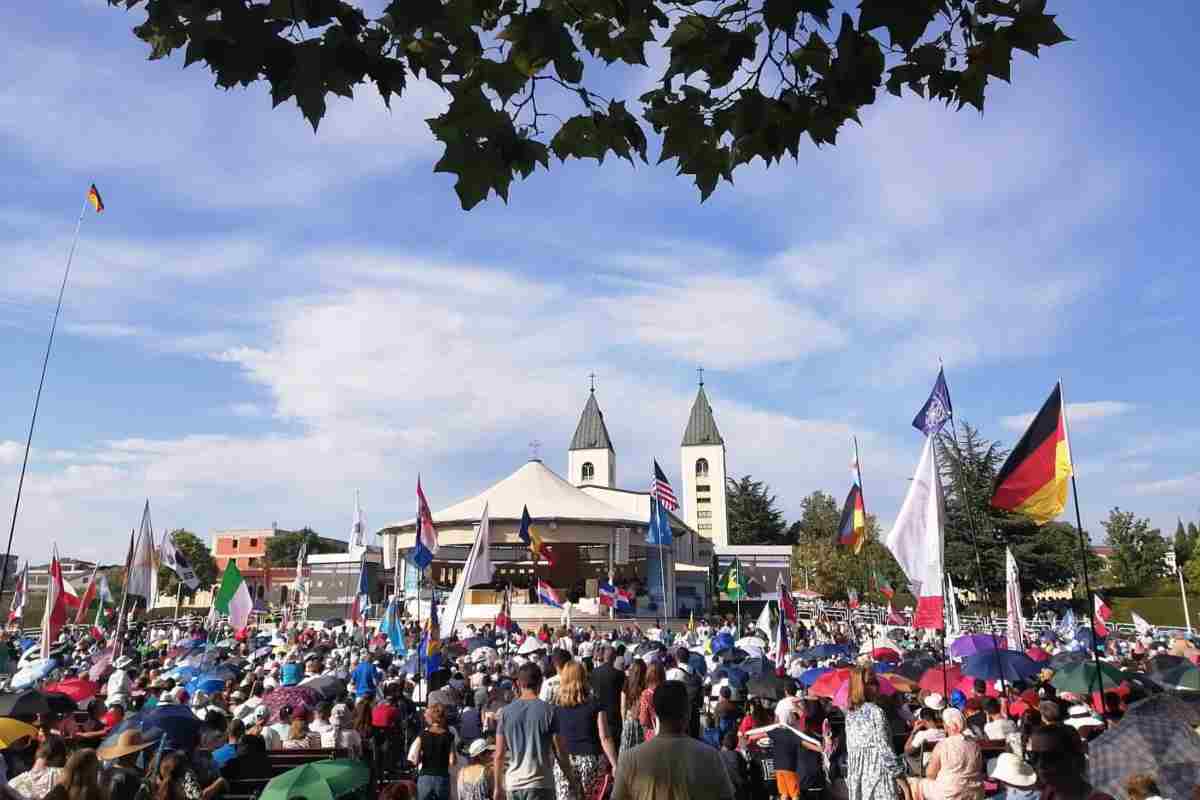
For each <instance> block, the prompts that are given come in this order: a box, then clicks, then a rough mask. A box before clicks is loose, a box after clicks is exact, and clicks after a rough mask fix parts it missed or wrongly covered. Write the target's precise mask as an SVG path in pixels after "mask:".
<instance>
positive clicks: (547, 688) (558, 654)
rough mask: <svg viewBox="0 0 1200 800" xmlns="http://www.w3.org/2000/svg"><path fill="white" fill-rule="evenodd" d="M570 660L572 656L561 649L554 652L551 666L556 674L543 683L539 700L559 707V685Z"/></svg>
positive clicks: (551, 656)
mask: <svg viewBox="0 0 1200 800" xmlns="http://www.w3.org/2000/svg"><path fill="white" fill-rule="evenodd" d="M570 660H571V654H570V653H568V652H567V651H566V650H564V649H562V648H561V647H557V648H555V649H554V652H552V653H551V654H550V664H551V666H553V667H554V674H553V675H551V676H549V677H548V678H546V679H545V680H544V681H543V682H542V689H541V692H540V693H539V694H538V698H539V699H540V700H541V701H542V702H544V703H549V704H550V705H552V706H556V705H558V684H559V682H560V681H561V680H562V678H561V673H562V668H563V666H564V665H565V664H567V662H569V661H570Z"/></svg>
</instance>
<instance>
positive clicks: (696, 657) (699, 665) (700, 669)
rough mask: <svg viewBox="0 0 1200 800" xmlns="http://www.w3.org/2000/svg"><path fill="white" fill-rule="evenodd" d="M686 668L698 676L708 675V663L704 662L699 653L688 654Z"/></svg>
mask: <svg viewBox="0 0 1200 800" xmlns="http://www.w3.org/2000/svg"><path fill="white" fill-rule="evenodd" d="M688 666H689V667H691V668H692V669H693V670H695V671H696V674H698V675H700V676H705V675H708V662H707V661H705V660H704V656H702V655H700V654H699V653H695V652H689V653H688Z"/></svg>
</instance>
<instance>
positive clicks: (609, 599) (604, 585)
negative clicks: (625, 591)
mask: <svg viewBox="0 0 1200 800" xmlns="http://www.w3.org/2000/svg"><path fill="white" fill-rule="evenodd" d="M599 595H600V597H599V598H598V599H599V601H600V605H602V606H604V607H605V608H616V605H617V587H615V586H613V585H612V584H611V583H609V582H608V581H601V583H600V589H599Z"/></svg>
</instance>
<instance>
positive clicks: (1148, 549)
mask: <svg viewBox="0 0 1200 800" xmlns="http://www.w3.org/2000/svg"><path fill="white" fill-rule="evenodd" d="M1101 524H1103V525H1104V531H1105V533H1107V534H1108V544H1109V545H1110V546H1111V547H1112V548H1113V554H1112V556H1111V557H1110V558H1109V560H1108V571H1109V572H1110V573H1112V577H1113V579H1114V580H1116V582H1117V583H1118V584H1120V585H1121V586H1125V587H1128V588H1131V589H1133V588H1136V589H1140V588H1144V587H1146V586H1149V585H1150V584H1151V583H1153V582H1154V581H1156V580H1158V579H1159V578H1161V577H1163V575H1164V574H1166V556H1167V541H1166V539H1164V538H1163V537H1162V534H1160V533H1159V532H1158V529H1157V528H1151V527H1150V520H1148V519H1144V518H1143V519H1138V518H1137V517H1135V516H1134V514H1133V512H1132V511H1122V510H1121V509H1120V508H1114V509H1113V510H1112V511H1110V512H1109V514H1108V519H1106V520H1104V522H1103V523H1101Z"/></svg>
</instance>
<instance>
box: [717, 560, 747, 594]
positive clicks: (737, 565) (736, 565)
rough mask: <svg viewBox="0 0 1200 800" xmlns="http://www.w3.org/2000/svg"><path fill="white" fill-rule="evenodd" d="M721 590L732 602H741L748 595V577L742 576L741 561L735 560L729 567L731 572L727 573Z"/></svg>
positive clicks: (722, 581)
mask: <svg viewBox="0 0 1200 800" xmlns="http://www.w3.org/2000/svg"><path fill="white" fill-rule="evenodd" d="M720 588H721V591H722V592H724V593H725V595H726V596H727V597H728V598H729V599H730V600H741V599H742V598H744V597H745V596H746V595H747V594H748V592H747V588H746V576H745V575H743V574H742V562H741V561H738V560H737V559H736V558H735V559H734V560H733V563H732V564H730V565H729V572H727V573H725V577H724V578H723V579H722V580H721V587H720Z"/></svg>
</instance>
